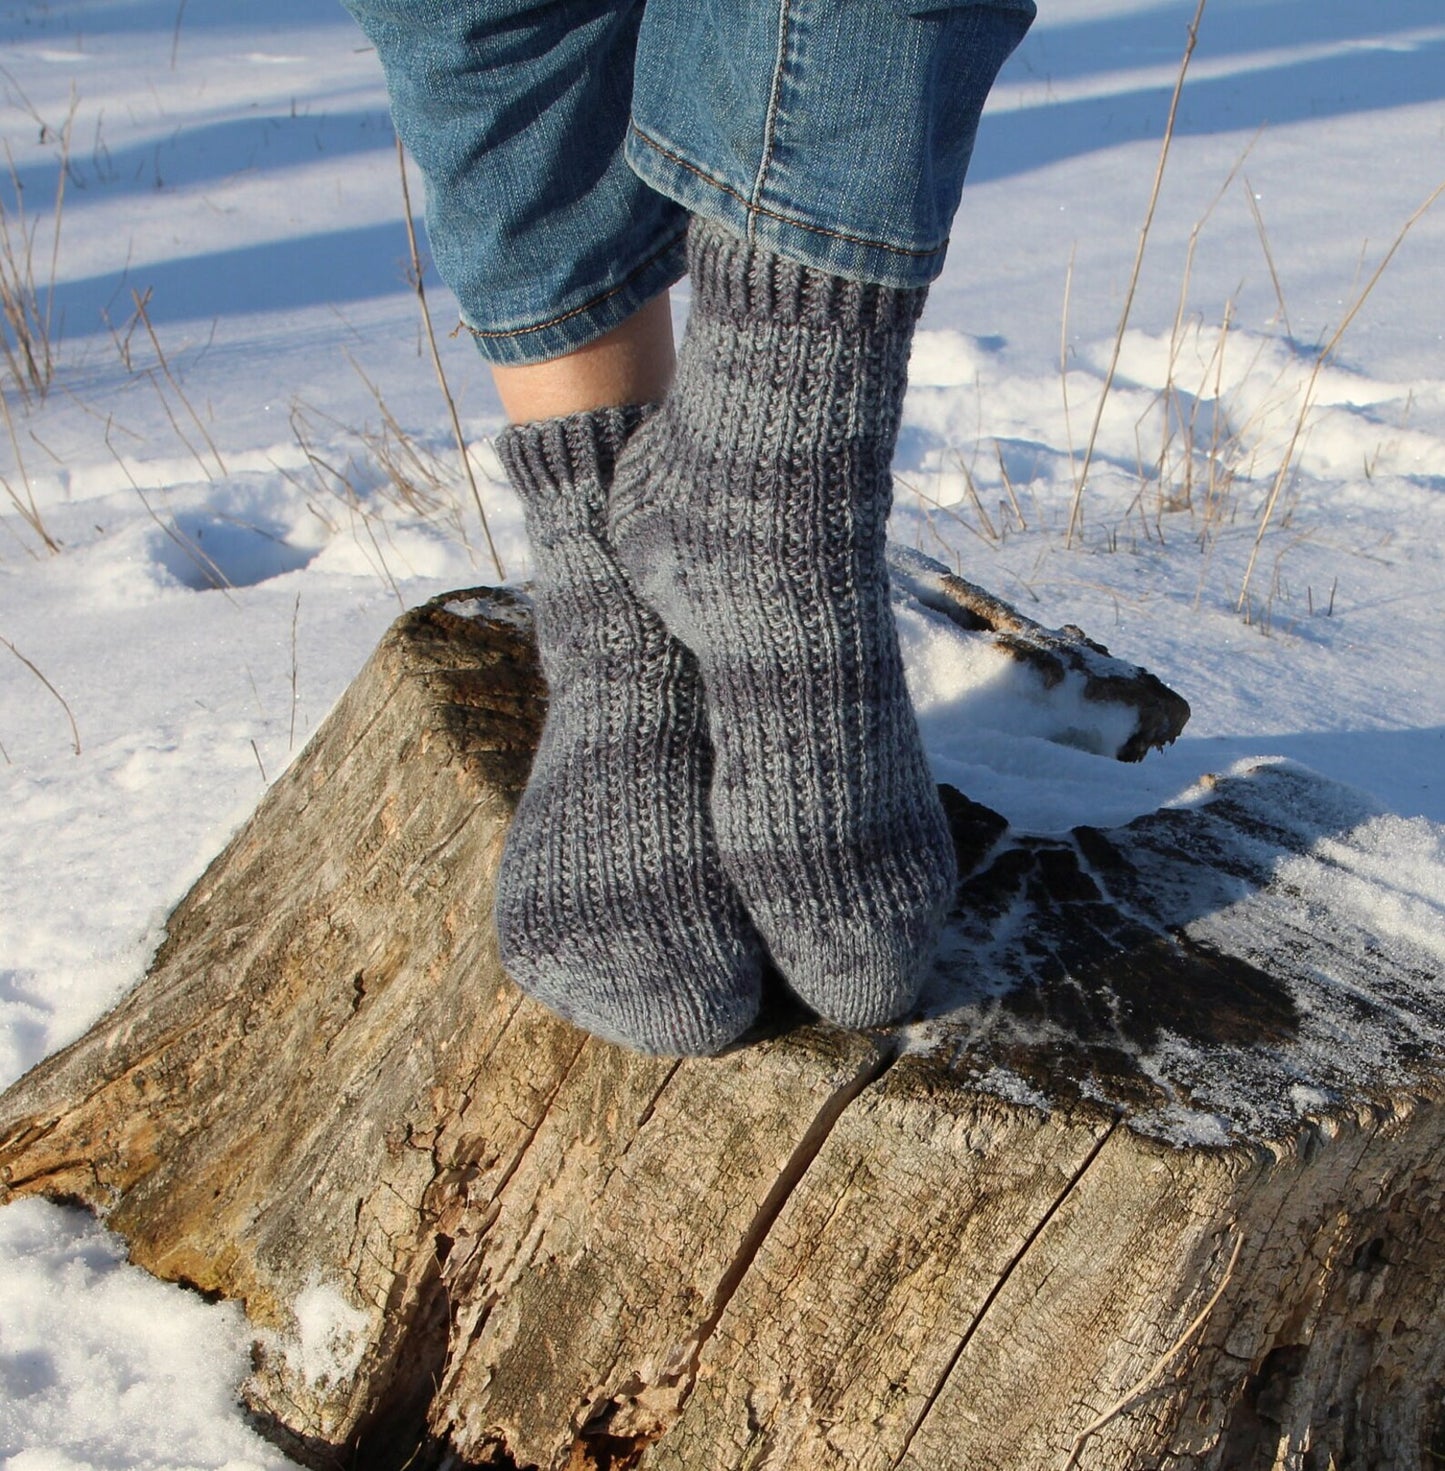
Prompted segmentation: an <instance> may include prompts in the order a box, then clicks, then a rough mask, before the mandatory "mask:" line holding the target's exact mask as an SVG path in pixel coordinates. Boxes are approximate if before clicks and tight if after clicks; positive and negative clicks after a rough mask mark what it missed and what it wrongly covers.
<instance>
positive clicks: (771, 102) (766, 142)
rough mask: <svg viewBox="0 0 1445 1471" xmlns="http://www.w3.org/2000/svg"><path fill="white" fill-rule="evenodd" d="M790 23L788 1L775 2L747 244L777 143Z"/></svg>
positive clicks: (758, 210) (790, 16) (790, 1)
mask: <svg viewBox="0 0 1445 1471" xmlns="http://www.w3.org/2000/svg"><path fill="white" fill-rule="evenodd" d="M791 19H792V0H779V5H778V53H777V56H776V58H775V59H774V62H773V85H772V90H771V92H770V93H769V95H768V115H767V118H766V120H765V122H764V124H763V151H762V157H761V158H759V160H758V173H757V177H756V178H755V179H754V180H753V194H752V198H751V199H750V200H749V201H748V241H749V243H750V244H751V243H752V241H753V240H754V230H753V218H754V216H755V215H757V214H759V213H761V212H762V198H763V188H764V186H765V185H766V184H767V179H768V170H769V169H770V168H771V167H772V163H773V145H774V143H775V141H776V139H777V125H778V106H779V103H780V100H781V98H782V93H783V73H784V70H785V68H786V67H787V63H788V29H789V23H790V21H791Z"/></svg>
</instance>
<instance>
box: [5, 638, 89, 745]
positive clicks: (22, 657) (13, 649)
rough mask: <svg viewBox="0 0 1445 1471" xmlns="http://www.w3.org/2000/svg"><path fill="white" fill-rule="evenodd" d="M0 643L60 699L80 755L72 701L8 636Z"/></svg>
mask: <svg viewBox="0 0 1445 1471" xmlns="http://www.w3.org/2000/svg"><path fill="white" fill-rule="evenodd" d="M0 644H4V645H5V647H6V648H7V649H9V650H10V652H11V653H12V654H14V655H15V657H16V658H17V659H19V660H20V662H21V663H22V664H23V665H24V666H25V667H26V668H27V669H28V670H29V671H30V672H31V673H32V674H33V675H34V676H35V677H36V679H38V680H39V681H40V683H41V684H43V685H44V686H45V688H46V689H48V690H49V691H50V693H51V694H52V695H54V696H55V698H56V699H57V700H59V701H60V708H61V709H62V710H64V711H65V718H66V719H67V720H68V721H69V722H70V744H71V747H72V749H73V750H74V751H75V754H76V755H77V756H78V755H80V727H79V726H78V725H76V723H75V713H74V711H72V710H71V708H70V702H69V701H68V700H67V699H66V698H65V696H64V695H62V694H61V693H60V691H59V690H58V689H56V688H55V686H54V685H53V684H51V682H50V681H49V680H48V679H46V677H45V676H44V675H43V674H42V673H41V672H40V670H39V669H38V668H37V667H36V666H35V665H34V664H33V663H32V662H31V661H30V660H29V659H27V658H26V657H25V655H24V654H22V653H21V652H20V650H19V649H17V648H16V647H15V645H14V644H12V643H11V642H10V640H9V639H8V638H5V637H4V636H3V635H0ZM5 759H6V760H7V761H8V760H9V759H10V758H9V756H8V755H7V756H6V758H5Z"/></svg>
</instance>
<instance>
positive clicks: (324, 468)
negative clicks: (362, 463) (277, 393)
mask: <svg viewBox="0 0 1445 1471" xmlns="http://www.w3.org/2000/svg"><path fill="white" fill-rule="evenodd" d="M311 412H313V413H314V412H316V411H315V410H311ZM306 413H307V409H306V407H305V406H304V405H302V404H293V405H292V408H291V432H292V434H293V435H294V436H295V439H296V443H297V446H298V447H299V448H300V450H301V453H302V454H303V455H304V456H305V458H306V463H307V464H308V465H310V467H311V471H312V473H313V474H314V475H315V477H316V483H317V484H318V485H319V486H320V487H321V489H322V490H323V491H324V492H325V493H326V494H328V495H330V496H332V497H334V498H335V499H337V500H339V501H340V502H341V504H342V505H344V506H345V507H346V511H347V514H348V516H349V518H350V521H351V533H352V537H353V539H354V540H355V541H356V544H357V545H358V546H361V545H362V542H361V539H360V537H358V536H357V534H356V532H357V523H358V521H359V522H360V525H361V528H362V529H363V530H364V531H365V533H366V539H367V541H369V542H370V543H371V549H372V551H373V552H375V554H376V564H375V565H376V567H377V569H378V572H379V575H380V576H381V577H382V579H383V580H384V581H385V582H386V584H387V586H388V587H390V588H391V591H392V596H393V597H395V598H396V601H397V606H398V607H400V608H402V609H403V610H404V609H405V608H406V599H405V598H403V597H402V595H401V589H400V588H399V587H398V586H397V582H396V578H395V577H393V576H392V575H391V568H390V567H388V566H387V564H386V555H385V553H384V552H383V551H382V549H381V542H380V541H379V540H378V538H377V535H376V528H375V525H374V524H373V522H374V520H375V518H374V517H373V516H372V515H371V514H370V512H368V511H367V509H366V507H365V506H364V505H363V504H362V498H361V495H360V493H359V492H358V491H357V489H356V485H355V483H354V481H353V480H352V479H351V477H350V476H349V475H347V474H346V473H345V471H343V470H340V469H338V468H337V467H336V466H335V465H333V464H331V463H330V462H329V461H328V460H327V459H326V458H325V456H324V455H322V454H321V453H320V452H319V450H318V449H317V448H316V446H315V445H314V443H313V442H312V437H311V425H310V422H309V421H308V419H307V418H306ZM307 504H308V505H311V502H310V501H308V502H307ZM312 510H313V511H314V512H315V514H316V515H317V516H318V517H319V518H320V519H322V520H323V521H325V520H327V518H326V517H324V516H322V515H321V513H320V512H319V511H316V509H315V507H314V506H312ZM385 529H386V527H385V523H383V525H382V530H383V531H385Z"/></svg>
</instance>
